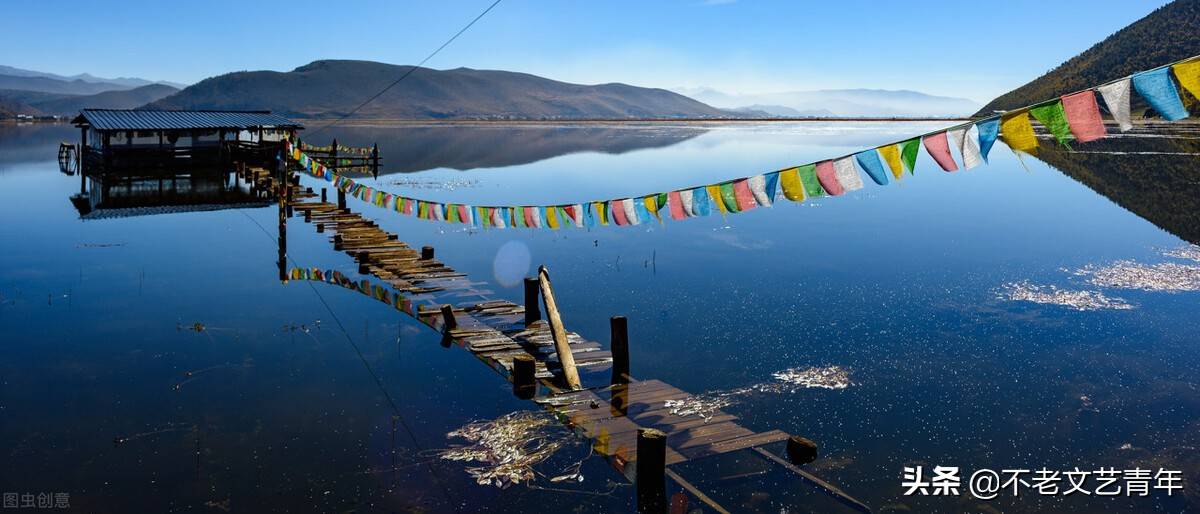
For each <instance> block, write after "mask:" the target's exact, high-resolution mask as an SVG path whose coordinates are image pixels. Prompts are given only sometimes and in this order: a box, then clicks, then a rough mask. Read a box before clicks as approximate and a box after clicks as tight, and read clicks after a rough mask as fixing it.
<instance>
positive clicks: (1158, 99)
mask: <svg viewBox="0 0 1200 514" xmlns="http://www.w3.org/2000/svg"><path fill="white" fill-rule="evenodd" d="M1133 88H1134V89H1136V90H1137V92H1138V94H1140V95H1142V98H1145V99H1146V101H1147V102H1149V103H1150V106H1151V107H1154V110H1156V111H1158V114H1160V115H1162V117H1163V119H1165V120H1167V121H1176V120H1182V119H1184V118H1186V117H1187V116H1188V112H1187V109H1184V108H1183V101H1181V100H1180V99H1179V90H1177V89H1175V83H1174V82H1172V80H1171V69H1170V68H1160V69H1157V70H1153V71H1143V72H1141V73H1137V74H1134V76H1133Z"/></svg>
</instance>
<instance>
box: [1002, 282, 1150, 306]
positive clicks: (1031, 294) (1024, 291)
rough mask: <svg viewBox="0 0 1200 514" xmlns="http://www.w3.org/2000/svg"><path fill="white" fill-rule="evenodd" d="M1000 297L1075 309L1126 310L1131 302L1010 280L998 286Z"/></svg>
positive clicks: (1091, 292) (1098, 294) (1094, 292)
mask: <svg viewBox="0 0 1200 514" xmlns="http://www.w3.org/2000/svg"><path fill="white" fill-rule="evenodd" d="M999 296H1000V299H1002V300H1008V301H1013V302H1032V303H1037V304H1043V305H1061V306H1063V307H1067V308H1069V309H1072V310H1077V311H1098V310H1128V309H1132V308H1134V306H1133V304H1130V303H1129V302H1127V301H1125V300H1124V299H1123V298H1116V297H1110V296H1108V295H1105V294H1104V293H1102V292H1100V291H1086V290H1085V291H1078V290H1070V289H1059V288H1058V287H1056V286H1040V285H1037V284H1033V283H1030V282H1029V281H1022V282H1010V283H1008V284H1005V285H1003V286H1001V287H1000V291H999Z"/></svg>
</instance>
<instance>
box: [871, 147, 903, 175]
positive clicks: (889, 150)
mask: <svg viewBox="0 0 1200 514" xmlns="http://www.w3.org/2000/svg"><path fill="white" fill-rule="evenodd" d="M876 150H878V151H879V156H880V157H883V162H886V163H887V165H888V169H890V170H892V176H893V177H895V178H896V180H900V178H902V177H904V162H903V161H901V160H900V145H899V144H894V145H887V146H881V147H879V148H876Z"/></svg>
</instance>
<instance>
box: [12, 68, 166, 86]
mask: <svg viewBox="0 0 1200 514" xmlns="http://www.w3.org/2000/svg"><path fill="white" fill-rule="evenodd" d="M0 75H10V76H13V77H44V78H48V79H54V80H61V81H64V82H72V81H75V80H81V81H83V82H92V83H97V84H114V85H116V86H120V87H121V88H122V89H129V88H135V87H141V86H148V85H150V84H166V85H168V86H171V87H173V88H176V89H182V88H184V87H187V85H186V84H179V83H176V82H168V81H165V80H157V81H155V80H146V79H143V78H138V77H117V78H112V79H109V78H104V77H97V76H95V75H92V74H89V73H80V74H78V75H69V76H67V75H58V74H55V73H47V72H44V71H34V70H26V69H21V68H14V67H12V66H5V65H3V64H0Z"/></svg>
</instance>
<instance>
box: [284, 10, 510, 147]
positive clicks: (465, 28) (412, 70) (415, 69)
mask: <svg viewBox="0 0 1200 514" xmlns="http://www.w3.org/2000/svg"><path fill="white" fill-rule="evenodd" d="M499 4H500V0H496V1H495V2H492V5H489V6H488V8H487V9H484V10H483V12H481V13H479V16H476V17H475V19H473V20H471V22H470V23H468V24H466V25H465V26H464V27H463V28H461V29H459V31H458V32H456V33H455V34H454V35H453V36H450V39H447V40H446V42H445V43H442V46H439V47H437V50H434V51H433V53H430V54H429V55H427V56H425V58H424V59H421V62H419V63H417V64H416V66H412V67H410V68H408V71H406V72H404V74H403V75H401V76H400V78H398V79H396V80H395V81H393V82H392V83H391V84H388V86H387V87H385V88H383V90H381V91H379V92H378V93H375V94H374V95H372V96H371V98H368V99H366V100H365V101H364V102H363V103H360V104H358V107H355V108H354V109H352V110H351V111H350V112H348V113H346V114H344V115H342V117H340V118H338V119H336V120H333V121H331V122H329V123H326V124H325V125H324V126H322V127H320V128H318V129H316V130H314V131H312V132H309V133H308V134H307V135H308V136H313V135H316V134H318V133H320V132H321V131H322V130H325V129H327V128H329V127H332V126H334V125H336V124H338V123H341V122H342V121H345V119H346V118H349V117H350V116H353V115H354V113H356V112H358V110H359V109H362V108H363V107H364V106H366V105H367V104H369V103H371V102H372V101H374V100H375V99H376V98H379V97H380V96H382V95H383V94H384V93H386V92H387V91H388V90H389V89H391V88H393V87H395V86H396V84H399V83H400V81H402V80H404V79H406V78H408V76H409V75H412V74H413V72H415V71H417V69H418V68H420V67H421V66H423V65H424V64H425V63H426V62H429V60H430V59H432V58H433V56H435V55H437V54H438V52H441V51H442V49H444V48H446V47H447V46H450V43H453V42H454V40H455V39H458V36H461V35H463V32H466V31H467V29H469V28H471V26H472V25H474V24H475V22H477V21H479V20H480V19H481V18H483V16H484V15H486V14H487V13H489V12H491V10H492V9H494V8H495V7H496V6H497V5H499Z"/></svg>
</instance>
